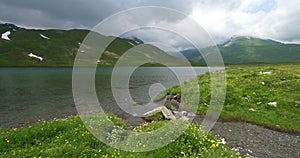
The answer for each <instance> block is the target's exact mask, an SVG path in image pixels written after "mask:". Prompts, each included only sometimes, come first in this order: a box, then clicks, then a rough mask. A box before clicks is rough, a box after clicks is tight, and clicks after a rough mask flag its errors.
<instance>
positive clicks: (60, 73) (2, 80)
mask: <svg viewBox="0 0 300 158" xmlns="http://www.w3.org/2000/svg"><path fill="white" fill-rule="evenodd" d="M173 69H176V71H177V72H180V75H181V76H183V78H184V80H187V79H189V78H191V77H192V76H193V75H191V74H189V73H187V72H188V71H186V69H187V68H184V67H177V68H173ZM217 69H220V68H215V70H217ZM194 70H195V72H196V73H197V74H203V73H205V72H207V71H208V69H207V68H204V67H197V68H194ZM111 72H112V68H98V69H97V71H96V75H95V77H96V80H95V86H96V92H97V96H98V100H99V101H100V103H101V107H102V108H103V109H104V110H105V112H109V113H114V114H116V115H118V116H119V117H122V118H124V119H129V120H130V119H133V120H139V118H135V117H133V116H131V115H129V114H126V113H125V112H123V111H122V110H120V108H118V106H117V104H116V101H115V100H114V97H113V95H112V90H111ZM120 79H122V78H120ZM129 81H130V82H129V88H130V94H131V96H132V98H133V99H134V101H136V102H137V103H141V104H143V103H147V102H149V101H150V97H149V88H150V86H151V85H152V84H154V83H161V84H162V85H164V87H166V88H168V87H171V86H173V85H176V84H179V81H178V79H177V77H176V75H175V74H174V73H173V72H172V71H171V70H170V69H168V68H164V67H142V68H138V69H136V71H134V73H133V74H132V75H131V77H130V80H129ZM76 114H77V111H76V108H75V105H74V100H73V95H72V68H0V128H7V127H15V126H22V125H26V124H28V123H31V122H36V121H38V120H49V119H53V118H61V117H65V116H70V115H76Z"/></svg>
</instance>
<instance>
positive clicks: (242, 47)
mask: <svg viewBox="0 0 300 158" xmlns="http://www.w3.org/2000/svg"><path fill="white" fill-rule="evenodd" d="M217 48H218V49H219V51H220V53H221V55H222V57H223V60H224V63H226V64H244V63H287V62H299V61H300V45H299V44H285V43H281V42H277V41H274V40H270V39H260V38H255V37H249V36H235V37H232V38H231V39H230V40H228V41H227V42H225V43H223V44H220V45H218V46H217ZM182 54H183V55H185V56H186V57H187V58H188V59H190V60H192V61H197V62H202V63H205V61H204V59H203V57H202V55H203V56H206V57H209V58H213V53H212V50H211V49H210V48H206V49H203V50H202V55H200V54H199V52H198V51H195V50H186V51H184V52H182Z"/></svg>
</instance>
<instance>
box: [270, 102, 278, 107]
mask: <svg viewBox="0 0 300 158" xmlns="http://www.w3.org/2000/svg"><path fill="white" fill-rule="evenodd" d="M268 105H270V106H274V107H277V102H269V103H268Z"/></svg>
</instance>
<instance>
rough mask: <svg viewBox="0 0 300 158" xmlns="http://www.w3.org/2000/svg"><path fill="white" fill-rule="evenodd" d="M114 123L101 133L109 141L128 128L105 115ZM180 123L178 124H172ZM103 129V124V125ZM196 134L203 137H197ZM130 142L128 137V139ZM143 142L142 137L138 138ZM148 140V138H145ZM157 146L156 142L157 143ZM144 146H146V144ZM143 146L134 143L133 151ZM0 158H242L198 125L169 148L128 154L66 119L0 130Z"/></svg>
mask: <svg viewBox="0 0 300 158" xmlns="http://www.w3.org/2000/svg"><path fill="white" fill-rule="evenodd" d="M105 117H106V119H107V120H109V121H111V122H112V123H114V124H116V125H117V126H114V127H113V128H105V130H106V131H103V132H104V133H106V134H107V135H108V137H107V138H110V139H109V141H110V142H116V140H114V139H118V138H120V136H121V135H122V132H113V131H115V130H116V129H127V126H126V125H125V124H124V123H123V122H122V120H121V119H118V118H116V117H114V116H112V115H107V116H105ZM166 123H168V121H160V122H152V123H144V124H141V125H140V126H138V127H136V128H134V129H133V130H134V131H136V132H150V131H153V130H156V129H158V128H160V127H162V126H164V125H166ZM174 123H180V122H174ZM104 126H105V125H104ZM199 133H202V134H203V135H204V136H203V137H199ZM128 137H129V139H130V137H131V136H130V135H129V136H128ZM141 139H143V138H141ZM145 139H147V138H145ZM158 143H159V142H158ZM146 145H147V144H146ZM144 146H145V144H137V146H136V148H140V147H144ZM0 147H1V148H0V157H3V158H7V157H37V158H38V157H103V158H106V157H116V158H119V157H153V158H157V157H170V158H171V157H172V158H173V157H203V158H204V157H241V155H239V154H237V153H236V152H234V151H232V150H231V149H229V148H228V147H227V146H226V145H225V142H224V141H222V140H221V139H220V138H214V137H213V136H212V135H211V134H210V133H207V132H205V131H204V130H202V129H201V127H199V126H198V125H194V124H190V125H188V126H187V129H186V130H185V131H184V132H183V134H182V135H181V136H180V137H178V138H177V139H176V140H173V141H172V142H171V143H170V144H169V145H167V146H165V147H162V148H159V149H157V150H153V151H149V152H127V151H122V150H118V149H115V148H113V147H110V146H108V145H106V144H104V143H102V142H101V141H99V140H98V139H97V138H96V137H94V136H93V135H92V134H91V132H89V131H88V130H87V128H86V127H85V126H84V124H83V122H82V121H81V119H80V118H79V117H78V116H76V117H69V118H67V119H60V120H54V121H51V122H40V123H37V124H34V125H31V126H28V127H23V128H14V129H2V130H0Z"/></svg>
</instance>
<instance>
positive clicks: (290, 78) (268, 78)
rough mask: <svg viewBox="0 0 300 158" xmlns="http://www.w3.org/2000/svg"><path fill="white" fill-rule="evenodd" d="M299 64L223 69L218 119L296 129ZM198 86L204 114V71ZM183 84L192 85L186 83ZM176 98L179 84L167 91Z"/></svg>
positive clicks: (299, 105) (206, 89)
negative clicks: (222, 99) (224, 84)
mask: <svg viewBox="0 0 300 158" xmlns="http://www.w3.org/2000/svg"><path fill="white" fill-rule="evenodd" d="M299 66H300V64H299V63H294V64H278V65H244V66H229V67H228V68H226V80H227V89H226V99H225V104H224V107H223V110H222V112H221V119H223V120H228V121H243V122H250V123H254V124H257V125H262V126H265V127H269V128H272V129H276V130H280V131H287V132H300V124H299V122H300V95H299V94H300V93H299V90H300V69H299ZM197 80H198V83H199V86H200V103H199V106H198V113H199V114H205V113H206V111H207V109H208V106H209V102H210V97H211V94H210V91H211V87H210V86H211V82H210V75H209V73H206V74H204V75H201V76H198V78H197ZM183 85H184V86H191V87H192V86H194V85H191V84H190V82H186V83H184V84H183ZM167 92H169V93H171V94H173V93H176V94H178V96H179V97H180V95H181V92H180V86H179V85H178V86H175V87H173V88H170V89H168V90H167Z"/></svg>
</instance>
